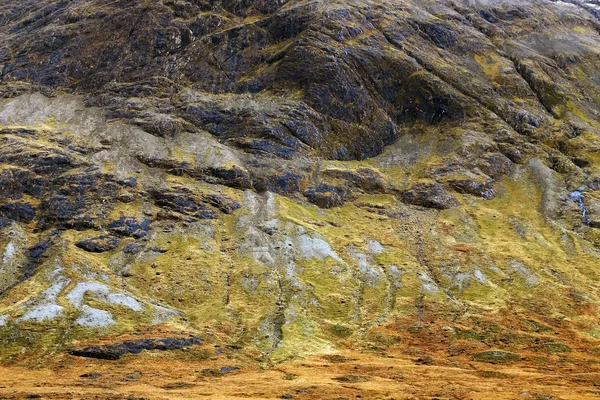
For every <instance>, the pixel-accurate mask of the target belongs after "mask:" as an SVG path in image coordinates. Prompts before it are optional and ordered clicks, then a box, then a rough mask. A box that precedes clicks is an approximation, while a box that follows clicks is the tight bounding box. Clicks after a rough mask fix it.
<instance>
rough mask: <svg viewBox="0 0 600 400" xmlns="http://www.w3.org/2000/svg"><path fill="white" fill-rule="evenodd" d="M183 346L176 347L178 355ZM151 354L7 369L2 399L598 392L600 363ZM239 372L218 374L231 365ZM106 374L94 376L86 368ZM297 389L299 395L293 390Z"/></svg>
mask: <svg viewBox="0 0 600 400" xmlns="http://www.w3.org/2000/svg"><path fill="white" fill-rule="evenodd" d="M175 353H177V354H175ZM175 353H171V354H168V353H161V352H144V353H142V354H141V355H138V356H127V357H124V358H123V359H121V360H118V361H103V360H91V359H84V358H75V357H70V356H64V358H63V357H61V361H59V362H57V363H56V364H53V366H52V368H42V369H26V368H23V367H6V366H5V367H1V368H0V398H2V399H22V398H39V397H35V396H41V398H44V399H138V400H139V399H141V398H144V399H153V400H154V399H202V398H212V399H244V398H246V399H250V398H260V399H279V398H294V399H342V398H347V399H355V398H361V399H392V398H393V399H433V398H438V399H475V400H476V399H481V400H483V399H538V400H539V399H597V398H598V397H599V396H600V389H598V388H597V387H596V385H600V368H598V364H597V361H595V358H590V357H591V356H588V355H585V354H573V353H571V354H569V355H568V356H564V355H561V356H558V355H542V354H539V353H538V354H533V353H531V354H525V360H524V361H523V362H520V363H518V364H512V365H492V364H485V363H477V362H473V361H472V359H471V358H468V357H466V356H456V357H448V356H446V357H445V358H444V357H441V356H440V355H438V354H435V353H432V354H429V356H427V357H419V356H418V354H419V353H420V352H419V351H413V352H412V353H413V355H409V354H408V353H410V351H408V353H407V350H406V349H404V350H403V351H401V350H399V349H398V350H396V351H393V350H391V351H388V352H387V353H381V352H380V353H373V352H353V351H347V352H342V353H340V354H339V355H337V356H335V357H332V356H331V355H313V356H310V357H308V358H306V359H302V360H296V361H290V362H285V363H282V364H279V365H276V366H273V367H270V368H261V367H259V366H258V364H257V363H255V362H253V361H250V358H248V356H247V355H243V354H242V353H241V352H239V354H238V352H237V351H236V350H229V349H227V350H225V351H224V352H222V353H220V354H219V352H218V349H215V348H214V347H205V348H201V349H196V350H192V351H190V352H187V353H186V352H175ZM229 366H233V367H238V368H240V369H239V370H238V371H235V372H232V373H228V374H219V373H218V372H216V371H218V370H219V369H220V368H222V367H229ZM92 372H95V373H99V374H101V375H99V376H98V377H95V378H86V377H81V375H83V374H86V373H88V374H89V373H92ZM286 395H291V396H293V397H289V396H288V397H285V396H286Z"/></svg>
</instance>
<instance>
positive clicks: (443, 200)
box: [403, 183, 458, 210]
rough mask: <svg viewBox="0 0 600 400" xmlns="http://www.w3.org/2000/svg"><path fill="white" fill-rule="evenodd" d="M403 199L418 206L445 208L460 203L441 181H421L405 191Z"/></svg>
mask: <svg viewBox="0 0 600 400" xmlns="http://www.w3.org/2000/svg"><path fill="white" fill-rule="evenodd" d="M403 201H404V202H405V203H408V204H413V205H416V206H423V207H427V208H436V209H439V210H444V209H447V208H450V207H455V206H457V205H458V202H457V201H456V199H455V198H454V197H453V196H452V195H450V194H449V193H448V192H446V189H445V188H444V187H443V186H442V185H440V184H439V183H420V184H416V185H414V186H412V187H411V188H410V189H409V190H407V191H406V192H404V196H403Z"/></svg>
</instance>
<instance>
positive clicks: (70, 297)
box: [0, 0, 600, 398]
mask: <svg viewBox="0 0 600 400" xmlns="http://www.w3.org/2000/svg"><path fill="white" fill-rule="evenodd" d="M599 61H600V2H597V1H579V0H570V1H551V0H529V1H517V0H501V1H487V0H441V1H434V0H406V1H399V0H385V1H372V0H332V1H320V0H314V1H306V0H296V1H294V0H271V1H269V0H256V1H250V0H221V1H216V0H116V1H108V0H77V1H68V0H44V1H37V0H26V1H24V0H3V1H2V2H0V95H1V98H2V99H0V143H1V146H0V229H1V231H0V259H1V260H2V261H1V264H0V338H1V340H2V346H1V348H0V358H1V359H2V360H3V361H4V362H5V363H11V364H19V365H39V364H38V363H40V362H44V363H48V362H51V361H49V360H54V361H52V362H70V361H69V360H72V357H73V356H72V355H69V354H68V352H71V354H75V353H77V352H79V353H82V354H83V353H85V354H87V355H89V354H90V350H89V348H88V349H84V350H85V351H83V350H81V349H83V348H84V347H86V346H91V345H97V344H99V343H112V344H111V345H110V346H114V343H117V348H118V349H121V350H123V349H124V347H118V346H123V345H122V344H119V343H120V342H121V341H122V340H125V339H127V338H131V337H134V336H135V337H139V336H143V337H150V336H151V337H160V338H162V339H160V340H159V342H153V341H152V342H131V343H129V342H128V343H129V345H131V346H134V347H135V348H134V349H133V350H131V349H127V351H125V350H123V353H121V350H118V353H119V354H118V355H119V357H120V356H121V355H122V354H125V353H128V352H134V353H136V352H139V351H142V350H143V349H146V350H148V349H159V350H161V349H163V347H164V348H166V349H171V347H172V345H171V344H172V343H180V342H181V341H182V340H183V339H177V338H176V337H180V336H182V335H183V336H188V335H191V336H193V338H192V339H189V340H187V341H183V342H181V343H184V342H185V343H186V344H190V343H192V344H197V342H198V343H200V342H202V341H209V342H210V343H214V344H216V345H218V346H229V348H231V349H235V350H236V351H239V352H242V353H243V354H244V356H243V357H246V358H245V359H247V360H252V362H257V363H259V364H260V365H263V366H268V365H272V364H274V363H279V362H283V361H286V360H292V359H296V358H298V357H304V356H307V355H309V354H331V353H335V352H337V351H342V350H348V349H350V350H352V351H355V350H356V351H367V350H368V351H377V352H383V353H385V352H386V351H392V350H393V349H396V350H398V351H400V352H401V353H402V354H421V353H419V352H422V353H423V354H430V355H433V356H434V358H433V359H436V357H437V359H452V360H454V361H453V362H454V363H455V364H456V365H457V366H459V367H461V366H469V365H470V366H472V365H473V363H475V364H477V363H486V362H492V363H496V362H500V363H505V362H521V363H525V364H524V365H527V366H529V367H532V368H533V367H537V366H540V365H541V364H543V362H542V361H540V360H543V359H544V357H550V356H548V354H552V357H555V359H553V360H554V361H556V362H557V363H559V364H561V363H562V364H561V365H563V366H564V365H569V366H571V367H573V368H575V367H581V366H584V367H585V368H588V369H590V368H591V370H593V371H596V370H594V369H593V368H597V367H595V366H594V365H596V364H597V363H598V361H600V359H598V358H597V356H596V354H600V350H598V348H596V346H598V344H600V343H599V342H598V341H599V340H600V319H599V318H598V307H600V295H599V291H598V290H599V289H600V191H599V190H598V189H599V186H600V152H599V151H600V113H599V111H598V110H599V106H600V68H598V65H599ZM165 338H173V339H165ZM161 340H162V341H161ZM165 340H172V341H173V342H171V341H167V342H164V341H165ZM132 343H133V344H132ZM140 343H142V344H141V345H140ZM148 343H150V344H148ZM156 343H158V344H156ZM165 343H166V344H165ZM129 345H128V346H129ZM110 346H108V347H106V348H108V349H110V351H108V353H110V354H108V355H107V354H104V353H106V351H105V352H104V353H102V348H96V350H98V351H99V352H100V353H102V354H104V357H107V358H109V357H112V356H114V354H113V353H115V351H116V350H114V349H115V347H110ZM140 346H141V347H140ZM170 346H171V347H170ZM73 349H76V350H75V353H73ZM77 349H79V350H77ZM96 350H94V351H96ZM130 350H131V351H130ZM138 350H139V351H138ZM411 352H412V353H411ZM415 352H417V353H415ZM94 354H96V353H94ZM115 357H116V356H115ZM119 357H117V358H119ZM128 357H129V356H128ZM428 357H429V356H428ZM425 359H429V358H427V357H426V358H425ZM40 360H42V361H40ZM56 360H58V361H56ZM545 362H546V363H548V362H550V361H548V360H546V361H545ZM540 363H541V364H540ZM453 365H454V364H453ZM477 365H478V364H477ZM596 372H597V371H596ZM598 382H600V380H599V381H598ZM588 383H589V382H588ZM577 398H582V397H577Z"/></svg>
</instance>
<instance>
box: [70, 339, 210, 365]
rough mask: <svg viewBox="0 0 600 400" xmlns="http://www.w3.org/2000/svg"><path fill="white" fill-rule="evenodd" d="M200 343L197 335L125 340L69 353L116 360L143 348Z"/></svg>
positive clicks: (163, 347) (176, 348)
mask: <svg viewBox="0 0 600 400" xmlns="http://www.w3.org/2000/svg"><path fill="white" fill-rule="evenodd" d="M200 344H202V339H200V338H198V337H190V338H161V339H138V340H126V341H124V342H122V343H114V344H108V345H103V346H90V347H85V348H83V349H79V350H71V351H70V352H69V354H71V355H74V356H79V357H88V358H99V359H103V360H118V359H119V358H121V357H122V356H124V355H125V354H139V353H141V352H142V351H144V350H161V351H168V350H178V349H182V348H185V347H190V346H198V345H200Z"/></svg>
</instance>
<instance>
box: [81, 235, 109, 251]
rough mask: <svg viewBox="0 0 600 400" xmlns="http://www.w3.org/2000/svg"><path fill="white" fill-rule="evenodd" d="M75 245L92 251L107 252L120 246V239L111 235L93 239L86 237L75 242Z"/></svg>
mask: <svg viewBox="0 0 600 400" xmlns="http://www.w3.org/2000/svg"><path fill="white" fill-rule="evenodd" d="M75 246H77V247H79V248H80V249H83V250H85V251H89V252H90V253H105V252H107V251H111V250H114V249H116V248H117V247H118V246H119V239H117V238H115V237H111V236H99V237H97V238H93V239H85V240H81V241H79V242H77V243H75Z"/></svg>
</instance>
